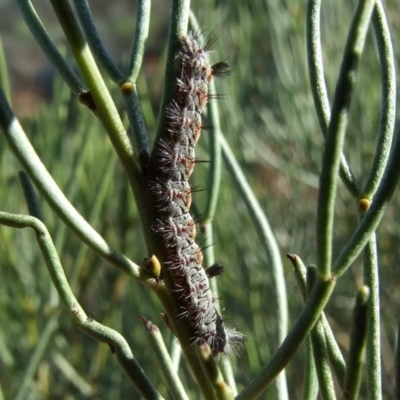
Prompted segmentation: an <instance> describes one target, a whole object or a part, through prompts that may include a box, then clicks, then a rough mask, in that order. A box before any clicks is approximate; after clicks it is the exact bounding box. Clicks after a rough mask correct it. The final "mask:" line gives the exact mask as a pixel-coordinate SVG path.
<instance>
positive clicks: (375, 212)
mask: <svg viewBox="0 0 400 400" xmlns="http://www.w3.org/2000/svg"><path fill="white" fill-rule="evenodd" d="M399 154H400V131H399V132H397V134H396V139H395V142H394V144H393V151H392V153H391V156H390V157H389V161H388V164H387V167H386V170H385V173H384V175H383V177H382V180H381V182H380V184H379V187H378V190H377V192H376V194H375V196H374V200H373V201H372V202H371V205H370V206H369V208H368V210H367V212H366V213H365V216H364V217H363V219H362V220H361V222H360V224H359V225H358V227H357V229H356V231H355V232H354V233H353V235H352V237H351V238H350V240H349V241H348V243H347V245H346V247H345V248H344V249H343V251H342V252H341V253H340V255H339V257H338V258H337V259H336V261H335V262H334V264H333V266H332V272H333V274H334V275H335V276H337V277H339V276H340V275H342V274H343V273H344V272H345V271H346V270H347V268H349V266H350V265H351V264H352V263H353V262H354V260H355V259H356V258H357V257H358V255H359V254H360V253H361V251H362V250H363V248H364V247H365V245H366V244H367V242H368V240H369V239H370V237H371V235H373V234H374V232H375V230H376V228H377V227H378V225H379V223H380V221H381V219H382V217H383V214H384V213H385V210H386V207H387V205H388V203H389V201H390V199H391V197H392V196H393V193H394V190H395V189H396V186H397V183H398V181H399V178H400V157H399ZM365 284H366V285H367V286H368V287H370V289H371V290H372V288H371V286H370V285H369V284H368V283H367V282H365ZM371 296H372V297H373V295H372V293H371ZM371 302H372V299H371Z"/></svg>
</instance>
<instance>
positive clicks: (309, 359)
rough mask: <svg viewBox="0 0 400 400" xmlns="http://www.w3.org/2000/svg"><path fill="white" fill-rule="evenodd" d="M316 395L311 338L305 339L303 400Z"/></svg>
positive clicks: (316, 384) (313, 398)
mask: <svg viewBox="0 0 400 400" xmlns="http://www.w3.org/2000/svg"><path fill="white" fill-rule="evenodd" d="M317 396H318V378H317V373H316V371H315V363H314V355H313V348H312V344H311V338H307V339H306V360H305V368H304V381H303V396H302V399H303V400H316V398H317Z"/></svg>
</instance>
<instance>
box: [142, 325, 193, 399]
mask: <svg viewBox="0 0 400 400" xmlns="http://www.w3.org/2000/svg"><path fill="white" fill-rule="evenodd" d="M142 322H143V324H144V326H145V329H146V334H147V337H148V339H149V342H150V345H151V347H152V349H153V350H154V353H155V355H156V357H157V361H158V363H159V364H158V365H159V367H160V368H161V371H162V373H163V375H164V377H165V380H166V382H167V385H168V387H169V389H170V391H171V393H172V395H173V398H174V399H176V400H189V398H188V397H187V394H186V392H185V389H184V387H183V385H182V382H181V380H180V379H179V376H178V374H177V373H176V371H175V370H174V367H173V365H172V360H171V357H170V355H169V353H168V350H167V348H166V346H165V343H164V340H163V337H162V335H161V332H160V330H159V329H158V327H157V326H156V325H154V324H152V323H151V322H150V321H148V320H146V319H145V318H143V317H142Z"/></svg>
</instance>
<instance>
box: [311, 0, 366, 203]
mask: <svg viewBox="0 0 400 400" xmlns="http://www.w3.org/2000/svg"><path fill="white" fill-rule="evenodd" d="M320 15H321V0H309V1H308V3H307V23H306V34H307V58H308V69H309V77H310V85H311V90H312V94H313V98H314V105H315V109H316V112H317V116H318V121H319V125H320V127H321V131H322V134H323V135H324V136H326V135H327V132H328V127H329V122H330V119H331V110H330V105H329V98H328V91H327V88H326V83H325V75H324V63H323V58H322V46H321V33H320ZM339 173H340V177H341V179H342V181H343V183H344V184H345V186H346V187H347V189H348V190H349V192H350V193H351V194H352V195H353V196H354V197H356V198H357V197H359V195H360V189H359V188H358V185H357V182H356V180H355V178H354V176H353V173H352V172H351V169H350V166H349V165H348V163H347V160H346V158H345V156H344V155H343V154H341V157H340V171H339Z"/></svg>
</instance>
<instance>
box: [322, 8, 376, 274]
mask: <svg viewBox="0 0 400 400" xmlns="http://www.w3.org/2000/svg"><path fill="white" fill-rule="evenodd" d="M374 4H375V0H360V1H359V5H358V7H357V10H356V13H355V15H354V18H353V22H352V24H351V27H350V32H349V36H348V40H347V44H346V49H345V53H344V56H343V61H342V66H341V70H340V75H339V80H338V83H337V86H336V90H335V96H334V101H333V107H332V115H331V119H330V122H329V127H328V131H327V134H326V138H325V147H324V154H323V158H322V170H321V174H320V187H319V192H318V211H317V254H318V265H317V266H318V271H319V274H320V276H321V277H322V278H324V279H327V278H328V277H329V276H330V274H331V262H332V231H333V219H334V211H335V198H336V188H337V182H338V179H337V176H338V172H339V166H340V158H341V154H342V148H343V143H344V137H345V133H346V128H347V119H348V113H349V108H350V101H351V96H352V94H353V89H354V84H355V80H356V71H357V66H358V62H359V59H360V57H361V54H362V51H363V48H364V44H365V39H366V36H367V32H368V27H369V23H370V19H371V16H372V11H373V8H374Z"/></svg>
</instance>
